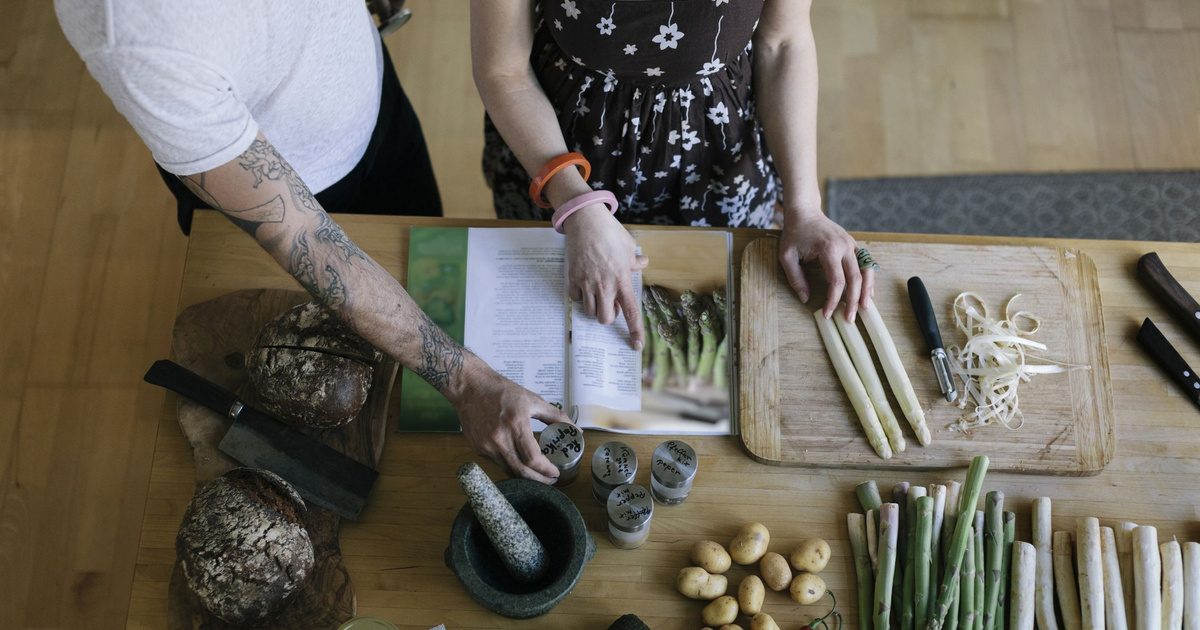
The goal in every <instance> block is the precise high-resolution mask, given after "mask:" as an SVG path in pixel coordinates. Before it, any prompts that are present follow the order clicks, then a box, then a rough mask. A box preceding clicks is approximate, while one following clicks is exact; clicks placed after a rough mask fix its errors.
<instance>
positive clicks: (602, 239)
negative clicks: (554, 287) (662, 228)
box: [563, 204, 649, 350]
mask: <svg viewBox="0 0 1200 630" xmlns="http://www.w3.org/2000/svg"><path fill="white" fill-rule="evenodd" d="M563 228H564V230H565V231H566V233H567V272H568V275H567V280H568V288H569V291H570V296H571V299H572V300H577V301H582V303H583V312H585V313H587V314H588V315H591V316H593V317H595V318H596V319H598V320H600V323H601V324H606V325H607V324H611V323H612V322H613V321H614V320H615V319H616V316H617V313H618V312H620V313H621V314H622V315H623V316H624V317H625V323H626V324H628V325H629V342H630V345H632V346H633V347H634V349H636V350H641V349H642V343H643V338H644V337H643V335H644V333H643V332H642V315H641V311H640V310H639V309H638V296H637V295H636V294H635V293H634V291H633V278H632V275H633V272H634V271H640V270H642V269H644V268H645V267H646V263H647V262H649V261H648V260H647V259H646V257H645V256H640V255H638V253H637V242H636V241H634V240H633V236H631V235H630V234H629V232H628V231H627V230H626V229H625V228H624V226H622V225H621V223H620V222H619V221H617V220H616V219H615V218H614V217H613V216H612V215H611V214H609V212H608V210H607V209H606V208H605V207H604V206H603V205H599V204H597V205H594V206H588V207H586V208H584V209H582V210H579V211H578V212H576V213H574V214H572V215H571V216H569V217H567V220H566V222H565V223H564V225H563Z"/></svg>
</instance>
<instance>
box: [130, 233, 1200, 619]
mask: <svg viewBox="0 0 1200 630" xmlns="http://www.w3.org/2000/svg"><path fill="white" fill-rule="evenodd" d="M338 219H339V222H340V223H341V224H342V225H343V226H344V227H345V229H346V232H347V233H348V234H349V235H350V236H351V237H352V238H353V239H354V240H355V241H356V242H357V243H358V244H359V245H360V246H362V247H363V249H365V250H366V251H367V252H369V253H370V254H371V255H372V256H374V257H375V259H376V260H378V261H379V263H380V264H382V265H383V266H384V267H386V268H387V269H388V270H389V271H391V272H392V273H393V274H394V275H395V276H397V277H399V278H403V277H404V275H405V274H404V269H405V261H406V259H407V255H408V251H407V245H408V228H409V227H411V226H415V225H430V224H438V225H468V223H465V222H461V221H457V222H456V221H449V220H429V219H416V218H404V217H373V216H370V217H369V216H340V217H338ZM470 225H504V224H502V223H499V222H489V223H479V222H475V223H470ZM762 234H764V232H760V231H756V230H737V231H735V239H734V240H735V248H734V249H735V254H736V255H738V256H739V257H740V252H741V250H742V248H743V247H745V245H746V244H747V243H748V242H750V241H751V240H753V239H754V238H756V237H758V236H761V235H762ZM859 236H860V237H863V236H864V235H859ZM869 238H870V239H871V240H897V241H937V242H955V243H967V244H971V243H979V244H983V243H989V244H991V243H1001V244H1017V245H1021V244H1034V243H1036V244H1052V245H1061V246H1067V247H1075V248H1078V249H1081V250H1083V251H1085V252H1087V253H1088V254H1089V255H1090V256H1092V258H1093V259H1094V260H1095V262H1096V266H1097V269H1098V271H1099V274H1100V287H1101V293H1102V296H1103V303H1104V318H1105V330H1106V331H1107V336H1108V348H1109V359H1110V364H1111V371H1112V378H1113V391H1114V397H1115V411H1116V418H1117V422H1116V436H1117V453H1116V456H1115V457H1114V459H1113V461H1112V463H1111V464H1110V465H1109V466H1108V468H1107V469H1106V470H1105V471H1104V472H1103V473H1101V474H1100V475H1098V476H1095V477H1087V478H1051V477H1037V476H1022V475H1001V474H993V475H989V476H988V478H987V483H986V484H985V490H988V489H995V488H999V489H1003V490H1004V492H1005V493H1006V494H1007V496H1008V499H1009V502H1010V505H1012V506H1013V509H1015V511H1016V512H1017V514H1018V532H1017V534H1018V539H1024V540H1028V539H1029V538H1028V537H1029V523H1028V520H1029V501H1030V500H1031V499H1033V498H1035V497H1038V496H1049V497H1052V498H1053V499H1054V523H1055V527H1056V529H1067V528H1068V527H1069V528H1072V529H1073V528H1074V520H1073V519H1074V517H1078V516H1098V517H1100V518H1101V521H1102V522H1103V523H1105V524H1111V523H1112V522H1115V521H1120V520H1132V521H1136V522H1138V523H1143V524H1151V525H1155V526H1157V527H1159V536H1160V538H1163V539H1166V538H1169V537H1171V536H1172V535H1174V536H1178V537H1179V538H1180V539H1181V540H1184V539H1186V540H1200V414H1198V413H1197V412H1196V410H1195V408H1194V407H1193V406H1192V405H1191V403H1190V402H1188V401H1187V400H1186V399H1184V398H1183V397H1182V396H1181V395H1179V394H1178V393H1177V391H1176V386H1175V385H1174V384H1173V383H1171V382H1169V381H1168V380H1167V378H1166V376H1165V375H1163V374H1161V373H1160V372H1159V370H1158V368H1157V367H1156V366H1155V365H1154V364H1152V363H1151V362H1150V360H1149V359H1148V358H1147V357H1146V356H1145V355H1144V354H1143V353H1142V351H1141V348H1140V347H1139V346H1138V344H1137V343H1136V341H1134V338H1133V335H1134V333H1135V331H1136V329H1137V326H1138V325H1139V324H1140V322H1141V320H1142V318H1143V317H1146V316H1149V317H1151V318H1153V319H1154V320H1155V322H1156V323H1157V324H1158V325H1159V326H1160V327H1161V328H1162V329H1163V331H1164V333H1165V334H1166V335H1167V337H1168V338H1169V339H1171V340H1172V342H1173V343H1174V344H1175V346H1176V347H1177V348H1178V349H1179V350H1180V352H1181V354H1183V355H1184V357H1185V358H1186V359H1189V360H1190V362H1191V363H1192V364H1193V365H1200V348H1198V347H1197V344H1196V343H1194V340H1192V339H1191V338H1190V337H1188V336H1187V335H1186V334H1185V333H1184V332H1183V330H1182V329H1181V328H1180V327H1179V326H1177V325H1176V324H1175V322H1174V321H1173V319H1172V318H1171V317H1170V316H1169V314H1168V313H1167V312H1166V311H1165V309H1164V308H1162V307H1161V306H1160V305H1159V304H1158V303H1157V301H1155V300H1154V299H1153V298H1152V296H1151V295H1150V294H1149V293H1148V292H1147V291H1146V290H1145V289H1143V288H1142V287H1141V286H1140V285H1139V284H1138V283H1137V280H1136V277H1135V273H1134V269H1135V263H1136V261H1137V259H1138V257H1139V256H1141V255H1142V254H1143V253H1145V252H1148V251H1157V252H1158V253H1159V255H1160V256H1161V257H1162V259H1163V261H1164V262H1165V263H1166V265H1167V266H1168V267H1169V268H1170V269H1171V271H1172V272H1173V273H1174V274H1175V276H1176V277H1177V278H1178V279H1179V281H1180V282H1181V283H1182V284H1183V285H1184V286H1185V287H1186V288H1187V289H1188V290H1189V291H1190V292H1192V294H1193V295H1200V246H1197V245H1195V244H1178V243H1139V242H1122V241H1082V240H1056V239H986V238H977V237H946V236H924V235H922V236H914V235H893V234H871V235H869ZM981 264H986V263H981ZM969 272H970V270H969V269H965V270H962V273H964V274H968V273H969ZM256 287H265V288H287V289H294V288H296V284H295V283H294V281H293V280H292V279H291V277H290V276H288V275H287V274H286V273H285V272H284V271H283V270H282V269H280V268H279V266H278V265H276V264H275V262H274V261H273V260H271V259H270V258H269V257H268V256H267V255H266V253H264V252H263V251H262V250H261V249H259V247H258V246H257V245H256V244H255V243H254V241H253V240H252V239H251V238H250V237H248V236H247V235H245V234H244V233H242V232H241V231H239V230H238V229H236V228H234V227H233V226H232V225H231V224H229V223H228V222H227V221H225V220H224V219H223V218H221V217H220V216H218V215H216V214H215V213H211V212H200V213H198V214H197V216H196V221H195V224H194V226H193V230H192V236H191V241H190V243H189V248H188V255H187V263H186V266H185V268H184V278H183V288H182V292H181V295H180V297H179V307H178V310H182V309H184V308H186V307H187V306H189V305H191V304H195V303H197V302H201V301H204V300H208V299H210V298H213V297H216V296H218V295H221V294H224V293H226V292H229V291H234V290H237V289H245V288H256ZM147 387H148V386H147ZM392 413H393V415H394V409H393V412H392ZM158 422H159V427H158V436H157V440H156V443H155V451H154V465H153V470H152V473H151V477H150V488H149V497H148V500H147V505H146V511H145V518H144V521H143V523H142V532H141V543H140V547H139V550H138V556H137V571H136V574H135V578H134V585H133V594H132V597H131V601H130V608H129V621H128V623H129V626H131V627H149V628H163V627H165V625H166V601H167V597H166V595H167V580H168V578H169V577H170V572H171V566H172V563H173V561H174V558H175V551H174V542H175V533H176V531H177V528H178V526H179V522H180V519H181V518H182V515H183V511H184V509H185V507H186V506H187V503H188V501H189V499H190V498H191V496H192V492H193V484H194V481H195V473H194V468H193V466H192V462H191V452H190V450H189V448H188V446H187V443H186V441H185V440H184V437H183V434H182V433H181V432H180V430H179V427H178V425H177V424H176V421H175V399H174V398H173V397H168V400H167V403H166V405H165V406H164V408H163V412H162V414H161V417H159V418H158ZM393 426H394V425H393ZM601 438H602V435H600V434H595V433H592V432H589V433H588V436H587V439H588V440H589V444H590V445H592V446H594V445H595V444H597V443H599V440H601ZM662 439H663V438H661V437H629V438H628V439H627V440H626V441H627V442H628V443H629V444H631V445H632V446H633V447H634V448H635V449H636V450H637V452H638V454H639V455H640V456H641V457H643V458H645V457H648V456H649V453H650V452H651V451H652V449H653V448H654V446H655V445H656V444H657V443H658V442H659V441H661V440H662ZM688 442H689V443H691V444H692V445H693V446H694V447H695V449H696V451H697V453H698V455H699V461H700V472H699V474H698V476H697V479H696V485H695V489H694V491H693V493H692V495H691V497H690V498H689V499H688V500H687V502H686V503H684V504H682V505H680V506H675V507H663V506H657V507H656V510H655V515H654V520H653V524H652V532H651V534H650V538H649V540H648V542H647V543H646V545H645V546H643V547H642V548H641V549H638V550H635V551H623V550H619V549H616V548H614V547H613V545H612V543H610V542H609V540H608V539H607V535H606V533H605V529H604V526H605V524H604V520H603V514H602V512H603V511H602V509H601V508H600V507H599V506H598V505H596V504H595V503H594V502H593V501H592V499H591V498H590V488H589V484H588V483H587V479H586V477H584V478H583V479H582V480H581V481H579V482H576V483H575V484H574V485H572V486H571V487H569V488H568V489H567V494H568V495H569V496H571V497H572V498H573V499H574V500H575V502H576V504H577V505H578V506H579V508H580V510H581V512H582V513H583V515H584V518H585V519H586V520H587V522H588V526H589V529H590V530H591V531H592V533H593V535H594V536H595V538H596V541H597V546H598V551H597V554H596V557H595V558H594V559H593V560H592V561H591V562H590V563H589V564H588V566H587V568H586V569H585V571H584V574H583V577H582V579H581V580H580V582H579V585H578V586H577V587H576V589H575V591H574V592H573V593H572V594H571V595H570V596H569V597H567V599H565V600H564V601H563V602H562V603H561V604H560V605H559V606H558V607H557V608H555V609H554V610H553V611H552V612H551V613H550V614H549V615H546V616H544V617H540V618H537V619H533V620H527V621H515V620H509V619H504V618H501V617H498V616H495V615H493V614H491V613H489V612H488V611H486V610H484V609H483V608H481V607H480V606H478V605H476V604H475V603H474V602H473V601H472V600H471V599H470V598H469V597H468V596H467V595H466V593H465V592H464V591H463V589H462V588H461V587H460V585H459V583H458V581H457V579H456V578H455V577H454V575H453V574H452V573H451V572H450V571H449V570H448V569H447V568H446V567H445V566H444V565H443V561H442V552H443V550H444V549H445V547H446V542H447V540H448V536H449V532H450V524H451V522H452V521H453V519H454V516H455V514H456V513H457V511H458V509H459V508H460V507H461V506H462V504H463V502H464V497H463V496H462V494H461V492H460V491H459V489H458V487H457V484H456V482H455V479H454V471H455V469H456V468H457V467H458V466H459V465H460V464H461V463H462V462H464V461H467V460H470V459H476V460H478V459H479V458H478V457H476V456H475V455H474V454H473V453H472V452H471V451H470V449H469V448H468V447H467V446H466V443H465V442H464V441H463V439H462V438H461V436H459V435H435V434H402V433H396V432H392V433H390V434H389V436H388V442H387V444H386V447H385V451H384V457H383V462H382V464H381V465H380V473H381V476H380V479H379V482H378V484H377V485H376V488H375V491H374V495H373V497H372V500H371V503H370V504H369V505H368V507H367V509H366V511H365V512H364V513H363V515H362V519H361V520H360V521H359V522H357V523H346V524H345V525H344V526H343V529H342V535H341V540H342V550H343V553H344V555H345V558H346V564H347V566H348V567H349V570H350V572H351V575H352V577H353V579H354V581H355V583H356V585H357V588H358V608H359V614H363V615H375V616H379V617H383V618H386V619H388V620H390V621H391V622H392V623H394V624H396V625H397V626H400V627H411V628H429V627H432V626H435V625H437V624H439V623H444V624H445V625H446V627H447V628H452V629H453V628H495V627H520V628H526V627H527V628H568V627H569V628H607V627H608V625H609V624H610V623H612V622H613V621H614V620H615V619H616V618H617V617H619V616H620V615H622V614H624V613H630V612H632V613H635V614H637V615H639V616H640V617H641V618H642V619H643V620H645V621H646V622H647V623H649V624H650V625H651V626H652V627H654V628H697V627H699V626H701V625H702V624H701V622H700V609H701V608H702V606H701V604H700V603H699V602H695V601H690V600H686V599H684V598H683V597H682V596H680V595H678V594H677V593H676V592H675V590H674V577H675V574H676V572H677V571H678V570H679V569H680V568H681V567H683V566H686V565H687V564H688V562H687V550H688V548H689V547H690V545H691V544H692V543H693V542H695V541H698V540H705V539H713V540H717V541H720V542H722V543H728V540H729V539H730V538H731V537H732V535H733V533H734V531H735V530H736V529H737V527H738V526H739V525H740V524H741V523H743V522H746V521H761V522H763V523H765V524H766V525H767V526H768V527H769V528H770V531H771V535H772V540H771V545H770V548H771V550H772V551H779V552H781V553H784V554H785V555H786V554H787V552H788V551H789V550H790V549H791V547H792V546H794V544H795V543H796V542H798V541H799V540H800V539H802V538H806V537H812V536H817V537H821V538H824V539H826V540H828V541H829V542H830V544H831V545H832V548H833V554H834V558H833V560H832V561H831V562H830V565H829V567H828V568H827V569H826V571H825V572H824V573H823V574H822V575H823V576H824V577H825V578H826V580H827V582H828V583H829V587H830V588H831V590H833V591H834V592H835V593H837V594H838V595H839V596H840V601H841V606H840V608H841V610H842V612H843V613H844V614H846V615H847V618H848V619H847V621H848V622H849V621H850V618H851V617H853V608H854V604H853V597H852V596H851V595H850V593H849V590H848V589H849V588H850V585H851V583H852V582H853V562H852V559H851V558H850V556H849V545H848V543H847V541H846V534H845V528H846V526H845V515H846V513H847V512H848V511H852V510H856V509H857V503H856V501H855V499H854V492H853V488H854V485H855V484H856V483H858V482H859V481H862V480H865V479H871V478H873V479H877V480H878V481H879V484H880V486H881V487H888V488H890V487H891V485H892V484H894V483H895V482H898V481H902V480H909V481H912V482H914V483H917V482H919V483H930V482H935V481H941V480H944V479H949V478H955V479H960V480H961V479H962V477H963V476H964V474H965V471H962V470H958V471H953V472H948V473H909V474H906V473H901V472H889V473H881V472H878V471H855V470H836V471H834V470H809V469H797V468H778V467H771V466H764V465H761V464H757V463H755V462H753V461H752V460H751V459H750V458H749V457H747V456H746V455H745V454H744V453H743V451H742V450H741V447H740V445H739V441H738V438H736V437H708V438H688ZM486 469H487V470H488V471H489V473H491V474H492V475H493V476H494V477H498V475H499V472H498V469H497V468H496V467H495V466H492V465H488V466H486ZM585 474H586V471H585ZM643 477H645V471H642V472H640V473H639V481H641V482H643V483H645V482H646V479H643ZM744 574H745V571H744V570H742V569H740V568H737V567H735V568H734V569H733V570H731V572H730V574H729V575H730V576H731V590H734V591H736V581H738V580H740V578H741V576H742V575H744ZM765 610H766V611H767V612H769V613H771V614H772V615H773V616H774V617H775V619H776V621H777V622H778V623H779V624H780V625H781V626H782V627H785V628H789V627H791V628H794V627H798V626H799V625H800V624H802V623H805V622H807V621H808V620H809V619H810V618H811V617H812V616H813V614H814V613H818V611H819V609H818V608H816V607H807V608H806V607H799V606H795V605H793V604H791V602H790V601H789V600H788V599H787V597H786V596H785V595H781V594H777V593H768V597H767V603H766V606H765Z"/></svg>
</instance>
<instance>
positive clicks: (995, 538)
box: [983, 490, 1004, 630]
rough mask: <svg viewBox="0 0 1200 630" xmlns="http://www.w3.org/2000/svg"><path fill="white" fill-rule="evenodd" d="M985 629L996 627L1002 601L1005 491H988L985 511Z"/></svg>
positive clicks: (990, 629) (989, 629)
mask: <svg viewBox="0 0 1200 630" xmlns="http://www.w3.org/2000/svg"><path fill="white" fill-rule="evenodd" d="M983 518H984V530H983V546H984V547H983V564H984V576H983V581H984V596H983V598H984V603H983V630H994V629H995V627H996V606H997V605H998V604H999V603H1000V573H1001V569H1000V563H1001V562H1003V561H1004V493H1003V492H1001V491H1000V490H992V491H991V492H989V493H987V500H986V502H985V507H984V512H983Z"/></svg>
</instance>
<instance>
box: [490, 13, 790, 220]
mask: <svg viewBox="0 0 1200 630" xmlns="http://www.w3.org/2000/svg"><path fill="white" fill-rule="evenodd" d="M762 5H763V0H674V1H664V0H621V1H618V2H613V1H611V0H609V1H600V0H545V1H544V2H543V3H541V6H540V11H539V17H540V20H539V24H538V27H537V32H536V35H535V40H534V45H533V51H532V54H531V57H530V63H531V64H532V66H533V70H534V73H535V74H536V76H537V77H538V80H539V81H540V83H541V86H542V89H543V90H544V91H545V93H546V96H547V97H549V100H550V103H551V104H552V105H553V106H554V109H555V112H556V114H557V116H558V124H559V127H560V128H561V129H562V133H563V137H564V138H565V139H566V141H567V146H568V147H569V148H570V150H572V151H578V152H580V153H583V154H584V155H585V156H586V157H587V159H588V161H590V162H591V164H592V176H591V180H590V181H591V185H592V187H593V188H595V189H607V190H611V191H612V192H613V193H614V194H615V195H616V196H617V200H618V201H619V202H620V209H619V210H618V212H617V218H618V219H620V220H621V221H622V222H623V223H654V224H665V225H693V226H728V227H766V226H768V225H769V224H770V223H771V221H772V219H773V218H774V210H775V199H776V196H777V192H778V185H777V183H776V181H777V175H776V173H775V170H774V167H773V165H772V163H771V156H770V154H769V153H768V151H767V147H766V143H765V139H764V136H763V131H762V127H761V126H760V125H759V122H758V118H757V116H756V115H755V106H754V95H753V92H752V86H751V76H752V72H751V70H752V65H753V61H752V54H751V38H752V37H753V35H754V30H755V28H756V26H757V24H758V18H759V14H760V13H761V11H762ZM483 168H484V175H485V176H486V178H487V180H488V184H489V185H490V186H491V187H492V194H493V200H494V202H495V205H496V214H497V215H498V216H499V217H500V218H503V219H534V220H547V219H549V218H550V215H551V214H552V213H553V211H552V210H544V209H542V208H538V207H537V206H536V205H534V204H533V202H532V201H531V200H530V199H529V195H528V189H529V179H530V175H529V174H528V173H526V172H525V169H524V168H522V166H521V164H520V162H518V161H517V159H516V157H515V156H514V155H513V153H512V151H511V150H510V149H509V148H508V146H507V145H506V144H505V143H504V140H503V138H501V137H500V134H499V133H498V132H497V131H496V129H495V127H494V126H493V125H492V123H491V121H490V119H489V120H486V121H485V147H484V157H483Z"/></svg>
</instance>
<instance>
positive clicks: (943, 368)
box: [908, 276, 958, 402]
mask: <svg viewBox="0 0 1200 630" xmlns="http://www.w3.org/2000/svg"><path fill="white" fill-rule="evenodd" d="M908 301H909V302H910V303H911V304H912V309H913V314H914V315H916V316H917V326H918V327H919V328H920V329H921V336H922V337H924V338H925V345H926V346H927V347H928V349H929V359H930V361H932V362H933V373H934V375H936V376H937V382H938V388H939V389H941V390H942V395H943V396H945V397H946V400H947V401H948V402H954V398H955V397H956V396H958V390H957V389H956V388H955V387H954V378H953V377H951V376H950V357H949V356H948V355H947V354H946V348H945V347H944V346H943V345H942V333H941V331H939V330H938V323H937V315H936V314H935V313H934V311H933V302H930V301H929V292H928V291H926V290H925V283H924V282H921V279H920V278H918V277H917V276H913V277H911V278H909V279H908Z"/></svg>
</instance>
